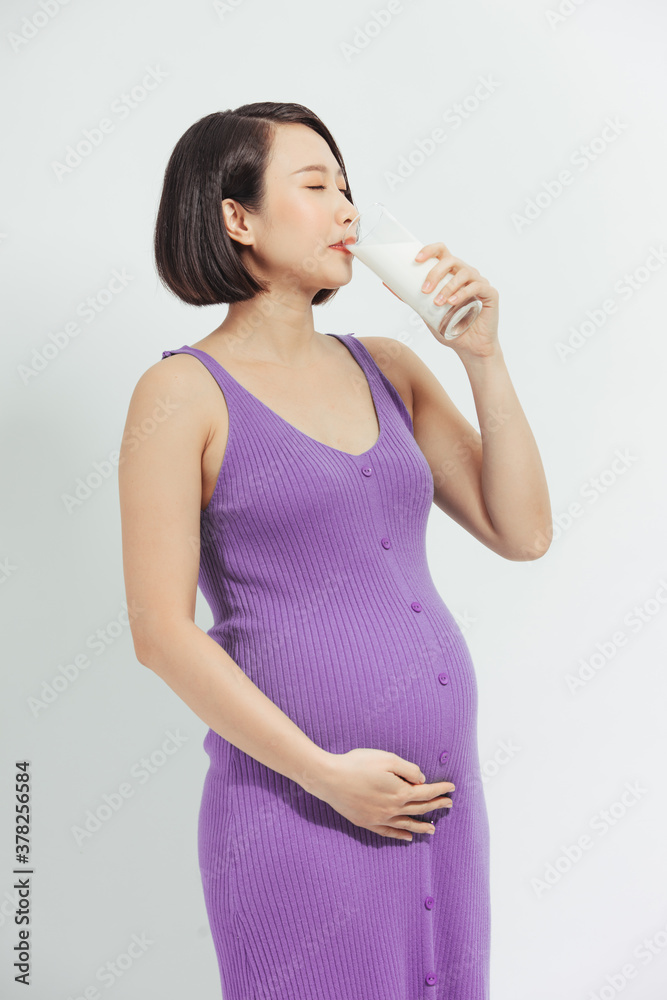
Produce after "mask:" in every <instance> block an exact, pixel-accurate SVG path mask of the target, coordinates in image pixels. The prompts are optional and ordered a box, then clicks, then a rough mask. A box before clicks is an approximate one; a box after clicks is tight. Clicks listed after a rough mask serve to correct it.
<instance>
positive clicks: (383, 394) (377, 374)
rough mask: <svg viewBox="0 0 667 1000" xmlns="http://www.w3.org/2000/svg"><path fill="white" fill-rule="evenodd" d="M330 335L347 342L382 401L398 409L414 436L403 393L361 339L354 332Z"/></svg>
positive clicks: (393, 408)
mask: <svg viewBox="0 0 667 1000" xmlns="http://www.w3.org/2000/svg"><path fill="white" fill-rule="evenodd" d="M329 336H331V337H336V339H337V340H341V341H343V342H344V343H345V345H346V346H347V347H348V348H349V350H350V351H351V353H352V354H353V355H354V358H355V360H356V361H357V362H358V363H359V365H360V366H361V368H362V369H363V371H364V373H365V375H366V377H367V378H368V380H369V382H370V383H371V385H372V386H373V387H374V388H377V390H378V395H379V401H380V403H381V404H382V403H388V405H389V406H390V407H391V409H392V410H397V411H398V414H399V416H400V417H401V419H402V421H403V423H404V424H405V426H406V427H407V428H408V430H409V431H410V433H411V434H412V436H413V437H414V429H413V425H412V418H411V416H410V413H409V411H408V408H407V407H406V405H405V403H404V402H403V399H402V397H401V394H400V393H399V391H398V390H397V389H396V387H395V386H394V385H393V383H392V382H390V381H389V379H388V378H387V376H386V375H385V373H384V372H383V371H382V369H381V368H380V366H379V365H378V363H377V361H376V360H375V358H374V357H373V355H372V354H371V352H370V351H369V350H368V348H367V347H366V346H365V345H364V344H362V342H361V341H360V340H356V339H355V334H353V333H346V334H337V333H332V334H329ZM387 397H388V398H387Z"/></svg>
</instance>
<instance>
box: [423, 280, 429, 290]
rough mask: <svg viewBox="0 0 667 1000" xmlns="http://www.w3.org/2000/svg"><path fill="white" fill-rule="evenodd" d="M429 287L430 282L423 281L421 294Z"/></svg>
mask: <svg viewBox="0 0 667 1000" xmlns="http://www.w3.org/2000/svg"><path fill="white" fill-rule="evenodd" d="M430 287H431V282H430V281H425V282H424V284H423V285H422V292H427V291H428V290H429V288H430Z"/></svg>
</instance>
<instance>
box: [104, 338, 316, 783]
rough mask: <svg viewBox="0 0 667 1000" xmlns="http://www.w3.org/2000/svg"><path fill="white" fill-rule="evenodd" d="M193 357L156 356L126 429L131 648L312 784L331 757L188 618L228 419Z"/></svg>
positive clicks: (248, 743) (123, 496) (264, 755)
mask: <svg viewBox="0 0 667 1000" xmlns="http://www.w3.org/2000/svg"><path fill="white" fill-rule="evenodd" d="M190 358H191V356H190V355H178V356H176V359H174V358H172V359H171V360H170V362H169V364H164V365H163V364H162V362H158V363H157V364H156V365H154V366H153V367H152V368H149V369H148V370H147V371H146V372H145V373H144V375H142V377H141V378H140V380H139V382H138V383H137V386H136V388H135V390H134V393H133V395H132V398H131V401H130V405H129V412H128V416H127V423H126V425H125V431H124V434H123V441H122V445H121V453H120V461H119V470H118V475H119V491H120V504H121V523H122V542H123V570H124V575H125V588H126V594H127V601H128V607H129V609H130V611H131V630H132V638H133V641H134V649H135V653H136V656H137V659H138V660H139V662H140V663H142V664H144V665H145V666H147V667H149V668H150V669H151V670H153V671H154V672H155V673H156V674H158V675H159V676H160V677H161V678H162V679H163V680H164V681H165V682H166V683H167V684H168V685H169V687H170V688H171V689H172V690H173V691H174V692H175V693H176V694H177V695H178V696H179V698H181V699H182V700H183V701H184V702H185V703H186V704H187V705H188V706H189V707H190V708H191V709H192V710H193V712H195V714H196V715H198V716H199V718H200V719H202V721H203V722H205V723H206V725H207V726H209V727H210V728H211V729H213V730H215V732H216V733H218V734H219V735H220V736H222V737H223V738H224V739H226V740H228V741H229V742H230V743H233V744H234V746H236V747H238V748H239V749H240V750H243V751H244V752H245V753H247V754H249V755H250V756H251V757H254V758H255V759H256V760H258V761H260V763H262V764H265V765H266V766H267V767H270V768H272V769H273V770H274V771H277V772H279V773H280V774H283V775H285V776H286V777H288V778H291V779H293V780H294V781H296V782H298V784H300V785H301V786H302V787H303V788H305V789H306V791H310V790H311V788H312V784H313V782H314V781H315V779H316V778H320V777H321V775H322V773H323V772H326V770H327V765H328V763H329V759H330V758H331V755H330V754H329V753H327V752H326V751H324V750H323V749H322V748H320V747H318V746H317V745H316V744H315V743H313V742H312V740H310V739H309V738H308V737H307V736H306V734H305V733H304V732H303V731H302V730H301V729H299V727H298V726H297V725H296V724H295V723H294V722H292V720H291V719H289V718H288V717H287V716H286V715H285V714H284V712H282V711H281V709H280V708H278V706H277V705H275V704H274V703H273V702H272V701H271V700H270V699H269V698H267V697H266V695H265V694H264V693H263V692H262V691H261V690H260V689H259V688H258V687H257V686H256V685H255V684H254V683H253V682H252V681H251V680H250V678H249V677H248V676H247V675H246V674H245V673H244V672H243V671H242V670H241V668H240V667H239V666H238V664H236V663H235V662H234V660H232V658H231V657H230V656H229V655H228V654H227V653H226V652H225V651H224V650H223V649H222V647H221V646H220V645H219V644H218V643H217V642H215V640H214V639H212V638H211V637H210V636H209V635H207V634H206V633H205V632H203V631H202V630H201V629H200V628H199V627H198V626H197V625H196V624H195V622H194V614H195V601H196V593H197V580H198V575H199V541H200V534H199V526H200V521H199V518H200V508H201V457H202V454H203V451H204V449H205V447H206V445H207V443H208V441H209V440H210V437H211V433H212V427H211V421H210V414H211V413H214V412H216V410H215V407H216V406H217V407H218V409H219V410H220V411H222V412H221V413H220V420H219V423H222V421H223V419H224V420H225V421H226V420H227V419H228V417H227V411H226V407H225V406H224V403H222V404H221V399H220V391H219V389H218V388H217V386H216V385H215V383H214V382H213V380H212V379H211V377H210V375H209V374H208V373H207V372H206V370H205V369H204V367H203V366H202V365H201V362H199V361H198V360H197V359H196V358H191V360H190ZM151 428H152V430H151ZM224 433H225V435H226V434H227V427H226V426H225V428H224Z"/></svg>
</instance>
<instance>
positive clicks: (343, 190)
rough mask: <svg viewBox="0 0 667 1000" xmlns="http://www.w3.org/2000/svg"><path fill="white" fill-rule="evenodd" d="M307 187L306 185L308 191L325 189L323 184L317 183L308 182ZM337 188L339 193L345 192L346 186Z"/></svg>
mask: <svg viewBox="0 0 667 1000" xmlns="http://www.w3.org/2000/svg"><path fill="white" fill-rule="evenodd" d="M307 187H308V190H309V191H324V190H326V189H325V186H324V184H317V185H311V184H308V185H307ZM338 190H339V191H340V193H341V194H347V188H338Z"/></svg>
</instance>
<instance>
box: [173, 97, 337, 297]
mask: <svg viewBox="0 0 667 1000" xmlns="http://www.w3.org/2000/svg"><path fill="white" fill-rule="evenodd" d="M292 122H297V123H299V124H301V125H307V126H308V127H309V128H312V129H313V131H315V132H317V133H318V135H321V136H322V138H323V139H324V140H325V141H326V143H327V144H328V146H329V148H330V150H331V152H332V153H333V155H334V156H335V157H336V160H337V161H338V163H339V165H340V167H341V169H342V171H343V177H344V179H345V194H346V197H347V198H349V200H350V201H351V202H352V203H353V204H354V201H353V199H352V192H351V191H350V187H349V184H348V180H347V171H346V169H345V164H344V162H343V157H342V155H341V152H340V150H339V149H338V146H337V145H336V143H335V141H334V138H333V136H332V135H331V133H330V132H329V130H328V128H327V127H326V125H325V124H324V123H323V122H322V121H321V120H320V119H319V118H318V117H317V115H316V114H315V113H314V112H313V111H310V110H309V109H308V108H306V107H304V106H303V105H302V104H278V103H276V102H273V101H266V102H261V103H255V104H243V105H241V106H240V107H238V108H235V109H234V110H231V109H228V110H227V111H214V112H213V113H212V114H210V115H206V116H205V117H204V118H200V119H199V121H197V122H195V123H194V125H191V126H190V128H189V129H188V130H187V131H186V132H184V133H183V135H182V136H181V138H180V139H179V140H178V142H177V143H176V145H175V146H174V149H173V151H172V153H171V156H170V158H169V162H168V163H167V167H166V170H165V174H164V184H163V187H162V195H161V198H160V205H159V208H158V212H157V218H156V222H155V238H154V252H155V262H156V266H157V272H158V275H159V278H160V280H161V281H162V283H163V284H164V285H166V287H167V288H168V289H169V290H170V291H172V292H173V293H174V294H175V295H177V296H178V297H179V298H180V299H182V300H183V301H184V302H187V303H189V304H190V305H193V306H209V305H218V304H220V303H227V304H228V303H231V302H244V301H246V300H247V299H251V298H253V296H254V295H256V294H257V293H258V292H263V291H266V290H267V286H266V285H265V284H263V283H262V282H260V281H258V280H257V279H256V278H254V277H253V276H252V274H251V273H250V271H249V270H248V269H247V267H246V266H245V265H244V263H243V260H242V258H241V252H240V250H239V249H238V243H237V242H236V240H233V239H231V238H230V236H229V234H228V232H227V229H226V226H225V224H224V221H223V215H222V209H221V202H222V200H223V199H224V198H233V199H234V200H235V201H238V202H239V203H240V204H241V205H243V207H244V208H246V209H248V210H249V211H251V212H261V211H262V209H263V207H264V205H265V187H264V172H265V169H266V165H267V163H268V160H269V156H270V153H271V146H272V142H273V138H274V135H275V133H276V131H277V127H278V126H279V125H283V124H288V123H292ZM337 291H338V289H337V288H333V289H331V288H322V289H320V290H319V291H318V292H316V293H315V295H314V296H313V299H312V303H311V304H312V305H320V304H322V303H324V302H327V301H328V300H329V299H331V298H333V296H334V295H335V294H336V292H337Z"/></svg>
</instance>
